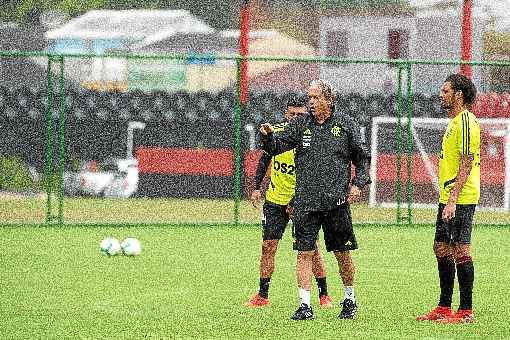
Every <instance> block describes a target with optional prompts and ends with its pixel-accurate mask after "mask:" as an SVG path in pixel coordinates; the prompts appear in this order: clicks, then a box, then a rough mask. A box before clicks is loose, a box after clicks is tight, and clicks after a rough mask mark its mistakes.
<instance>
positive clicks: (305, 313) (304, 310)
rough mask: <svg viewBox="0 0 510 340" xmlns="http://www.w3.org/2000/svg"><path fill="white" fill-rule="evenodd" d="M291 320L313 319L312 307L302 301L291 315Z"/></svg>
mask: <svg viewBox="0 0 510 340" xmlns="http://www.w3.org/2000/svg"><path fill="white" fill-rule="evenodd" d="M291 319H292V320H308V319H313V311H312V307H310V306H308V305H305V304H304V303H302V304H301V306H299V308H298V309H297V311H296V312H295V313H294V315H292V316H291Z"/></svg>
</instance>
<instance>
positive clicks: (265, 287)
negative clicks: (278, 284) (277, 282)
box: [259, 277, 271, 299]
mask: <svg viewBox="0 0 510 340" xmlns="http://www.w3.org/2000/svg"><path fill="white" fill-rule="evenodd" d="M269 281H271V278H270V277H261V278H260V285H259V296H260V297H263V298H264V299H267V297H268V296H269Z"/></svg>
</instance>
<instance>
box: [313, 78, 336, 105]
mask: <svg viewBox="0 0 510 340" xmlns="http://www.w3.org/2000/svg"><path fill="white" fill-rule="evenodd" d="M314 85H317V86H319V88H320V89H321V93H322V94H323V95H324V98H326V99H327V100H328V101H331V109H332V111H335V103H336V97H337V91H336V89H335V88H334V87H333V86H331V84H330V83H328V82H327V81H325V80H324V79H315V80H312V81H311V82H310V86H314Z"/></svg>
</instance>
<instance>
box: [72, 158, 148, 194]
mask: <svg viewBox="0 0 510 340" xmlns="http://www.w3.org/2000/svg"><path fill="white" fill-rule="evenodd" d="M138 179H139V177H138V161H137V160H136V159H135V158H127V159H111V160H108V161H105V162H103V163H100V164H97V163H96V162H85V163H84V165H83V166H82V168H81V170H80V171H78V172H65V173H64V191H65V193H66V194H67V195H71V196H94V197H116V198H127V197H131V196H132V195H134V194H135V193H136V191H137V189H138Z"/></svg>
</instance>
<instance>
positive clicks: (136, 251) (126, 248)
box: [120, 237, 142, 256]
mask: <svg viewBox="0 0 510 340" xmlns="http://www.w3.org/2000/svg"><path fill="white" fill-rule="evenodd" d="M120 247H121V248H122V252H123V253H124V255H128V256H136V255H140V253H141V251H142V246H141V245H140V241H138V240H137V239H136V238H134V237H128V238H126V239H125V240H124V241H122V243H121V244H120Z"/></svg>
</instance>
